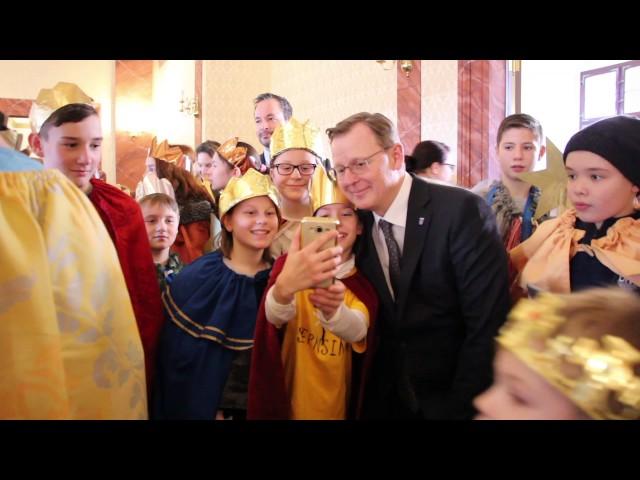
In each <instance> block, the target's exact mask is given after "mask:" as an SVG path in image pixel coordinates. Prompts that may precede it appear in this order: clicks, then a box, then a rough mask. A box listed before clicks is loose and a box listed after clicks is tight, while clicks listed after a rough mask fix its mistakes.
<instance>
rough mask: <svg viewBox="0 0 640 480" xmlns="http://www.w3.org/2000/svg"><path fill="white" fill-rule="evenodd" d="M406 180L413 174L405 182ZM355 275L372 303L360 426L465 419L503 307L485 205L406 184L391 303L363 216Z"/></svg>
mask: <svg viewBox="0 0 640 480" xmlns="http://www.w3.org/2000/svg"><path fill="white" fill-rule="evenodd" d="M412 176H413V175H412ZM361 215H362V220H363V222H364V232H363V238H362V240H361V243H360V246H359V251H358V254H357V255H356V259H357V264H358V269H360V271H362V272H363V273H364V275H365V276H366V277H367V278H368V279H369V280H370V281H371V283H372V284H373V285H374V287H375V288H376V290H377V291H378V294H379V296H380V313H379V316H378V322H379V324H378V325H379V329H378V332H379V336H378V345H377V353H376V355H375V358H374V365H373V367H372V372H371V382H370V384H369V388H368V391H367V394H366V395H365V404H364V417H365V418H393V417H403V416H406V417H410V418H413V417H420V418H427V419H450V418H471V417H472V415H473V413H474V410H473V407H472V404H471V402H472V400H473V398H474V397H475V396H476V395H477V394H479V393H481V392H482V391H483V390H485V389H486V388H488V387H489V385H490V384H491V381H492V361H493V354H494V338H495V336H496V335H497V332H498V329H499V327H500V326H501V325H502V323H503V322H504V321H505V318H506V315H507V312H508V310H509V307H510V299H509V286H508V277H507V256H506V252H505V250H504V247H503V245H502V242H501V241H500V237H499V236H498V232H497V228H496V222H495V218H494V216H493V213H492V212H491V210H490V208H489V207H488V206H487V204H486V203H485V202H484V200H483V199H482V198H480V197H478V196H477V195H474V194H473V193H471V192H468V191H466V190H464V189H460V188H454V187H445V186H441V185H435V184H431V183H427V182H424V181H422V180H420V179H416V178H415V177H414V179H413V185H412V187H411V193H410V196H409V206H408V212H407V224H406V230H405V238H404V247H403V256H402V268H401V274H402V276H401V280H400V288H399V290H400V292H399V295H398V296H397V299H396V301H395V302H394V301H393V299H392V297H391V295H390V293H389V290H388V288H387V284H386V282H385V279H384V274H383V271H382V267H381V266H380V261H379V259H378V255H377V252H376V248H375V245H374V244H373V240H372V236H371V235H372V233H371V229H372V225H373V221H374V218H373V214H372V213H371V212H362V214H361Z"/></svg>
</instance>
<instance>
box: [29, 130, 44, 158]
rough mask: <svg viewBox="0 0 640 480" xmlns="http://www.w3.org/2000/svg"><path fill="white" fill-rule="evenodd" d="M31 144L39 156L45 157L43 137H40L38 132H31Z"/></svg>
mask: <svg viewBox="0 0 640 480" xmlns="http://www.w3.org/2000/svg"><path fill="white" fill-rule="evenodd" d="M29 146H30V147H31V149H32V150H33V151H34V152H35V154H36V155H37V156H38V157H40V158H44V151H43V150H42V139H41V138H40V135H38V134H37V133H30V134H29Z"/></svg>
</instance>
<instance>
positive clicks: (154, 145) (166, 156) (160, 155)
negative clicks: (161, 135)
mask: <svg viewBox="0 0 640 480" xmlns="http://www.w3.org/2000/svg"><path fill="white" fill-rule="evenodd" d="M182 155H183V154H182V150H181V149H180V147H172V146H170V145H169V142H168V141H167V140H163V141H162V143H158V137H153V139H152V140H151V148H150V149H149V156H150V157H153V158H157V159H158V160H164V161H166V162H170V163H177V162H178V160H180V159H181V158H182Z"/></svg>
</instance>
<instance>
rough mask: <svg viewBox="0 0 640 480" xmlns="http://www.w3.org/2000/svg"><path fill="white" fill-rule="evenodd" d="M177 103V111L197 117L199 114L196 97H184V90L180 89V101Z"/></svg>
mask: <svg viewBox="0 0 640 480" xmlns="http://www.w3.org/2000/svg"><path fill="white" fill-rule="evenodd" d="M178 103H179V104H180V106H179V107H178V111H179V112H182V113H186V114H187V115H193V116H194V117H197V116H198V115H199V114H200V111H199V109H198V97H193V98H189V97H185V96H184V90H183V91H182V96H181V97H180V102H178Z"/></svg>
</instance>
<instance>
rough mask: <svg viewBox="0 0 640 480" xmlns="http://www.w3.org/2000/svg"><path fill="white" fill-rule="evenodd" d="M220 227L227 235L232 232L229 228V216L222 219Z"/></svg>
mask: <svg viewBox="0 0 640 480" xmlns="http://www.w3.org/2000/svg"><path fill="white" fill-rule="evenodd" d="M222 226H223V227H224V229H225V230H226V231H227V232H229V233H232V232H233V228H231V218H230V216H229V214H227V215H225V216H224V217H223V218H222Z"/></svg>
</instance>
